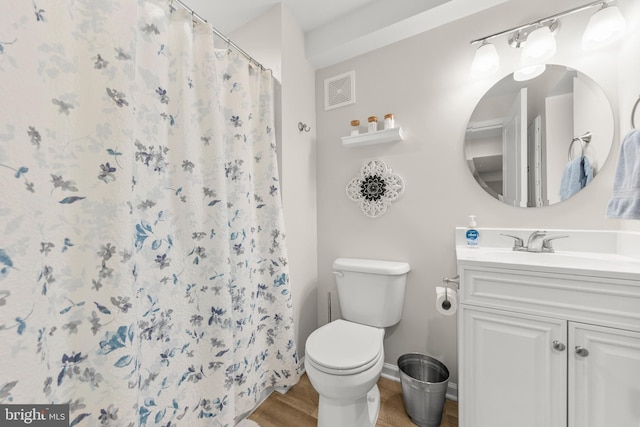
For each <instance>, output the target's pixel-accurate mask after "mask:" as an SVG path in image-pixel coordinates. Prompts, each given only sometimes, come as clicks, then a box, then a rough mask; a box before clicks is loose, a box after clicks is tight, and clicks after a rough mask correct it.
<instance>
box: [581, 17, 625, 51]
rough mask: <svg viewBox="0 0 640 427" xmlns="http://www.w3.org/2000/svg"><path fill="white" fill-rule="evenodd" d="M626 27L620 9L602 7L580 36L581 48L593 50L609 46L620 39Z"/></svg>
mask: <svg viewBox="0 0 640 427" xmlns="http://www.w3.org/2000/svg"><path fill="white" fill-rule="evenodd" d="M626 27H627V24H626V22H625V19H624V17H623V16H622V13H620V9H618V8H617V7H616V6H608V7H604V8H602V9H600V10H599V11H597V12H596V13H594V14H593V15H592V16H591V18H590V19H589V23H588V24H587V28H586V29H585V30H584V34H583V35H582V48H583V49H584V50H593V49H598V48H600V47H603V46H607V45H610V44H611V43H613V42H616V41H618V40H620V39H621V38H622V36H623V35H624V33H625V31H626Z"/></svg>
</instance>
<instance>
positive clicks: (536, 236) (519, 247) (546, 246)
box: [500, 230, 569, 253]
mask: <svg viewBox="0 0 640 427" xmlns="http://www.w3.org/2000/svg"><path fill="white" fill-rule="evenodd" d="M500 234H501V235H503V236H507V237H511V238H513V239H514V240H513V248H512V249H513V250H514V251H521V252H545V253H553V252H554V250H553V246H552V245H551V241H552V240H555V239H563V238H565V237H569V236H551V237H547V238H546V239H545V238H544V236H546V235H547V232H546V231H541V230H536V231H534V232H533V233H531V234H530V235H529V238H528V239H527V245H526V246H525V245H524V240H523V239H522V238H521V237H518V236H513V235H511V234H504V233H500Z"/></svg>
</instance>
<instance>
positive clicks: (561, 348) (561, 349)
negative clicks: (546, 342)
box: [552, 340, 567, 351]
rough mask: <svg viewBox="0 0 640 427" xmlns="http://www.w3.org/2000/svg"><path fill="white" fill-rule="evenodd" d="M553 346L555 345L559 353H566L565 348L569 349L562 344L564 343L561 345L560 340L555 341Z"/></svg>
mask: <svg viewBox="0 0 640 427" xmlns="http://www.w3.org/2000/svg"><path fill="white" fill-rule="evenodd" d="M552 344H553V348H554V349H555V350H558V351H564V349H565V348H567V346H566V345H564V344H562V343H561V342H560V341H558V340H555V341H553V343H552Z"/></svg>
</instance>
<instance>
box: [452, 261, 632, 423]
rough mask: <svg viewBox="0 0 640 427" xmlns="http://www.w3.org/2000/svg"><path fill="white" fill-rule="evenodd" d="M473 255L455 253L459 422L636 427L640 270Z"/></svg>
mask: <svg viewBox="0 0 640 427" xmlns="http://www.w3.org/2000/svg"><path fill="white" fill-rule="evenodd" d="M546 255H548V256H553V255H554V254H545V256H546ZM474 257H475V258H474V259H472V260H465V259H464V258H462V259H461V257H460V256H459V257H458V273H459V274H460V292H459V299H460V306H459V313H458V315H459V317H458V328H459V331H458V354H459V376H460V378H459V380H458V386H459V390H458V397H459V411H460V412H459V417H460V420H459V421H460V427H515V426H518V427H567V426H569V427H609V426H615V427H639V426H640V280H638V278H639V277H640V276H636V275H635V274H633V273H620V274H618V273H616V272H606V271H593V270H588V267H587V268H585V269H564V268H562V267H555V266H554V267H553V268H548V267H545V266H544V265H541V263H538V265H534V266H528V265H525V264H523V265H517V264H515V263H500V262H498V263H485V262H480V260H479V257H478V256H477V255H474ZM540 259H542V258H540Z"/></svg>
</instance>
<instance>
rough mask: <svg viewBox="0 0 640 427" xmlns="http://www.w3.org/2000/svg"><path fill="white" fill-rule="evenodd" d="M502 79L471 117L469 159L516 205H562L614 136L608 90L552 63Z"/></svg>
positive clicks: (485, 183) (490, 187) (494, 190)
mask: <svg viewBox="0 0 640 427" xmlns="http://www.w3.org/2000/svg"><path fill="white" fill-rule="evenodd" d="M518 78H519V76H518V75H517V74H516V75H515V78H514V74H511V75H508V76H507V77H505V78H503V79H502V80H500V81H499V82H497V83H496V84H495V85H494V86H493V87H492V88H491V89H489V91H488V92H487V93H486V94H485V95H484V96H483V97H482V99H481V100H480V102H478V105H477V106H476V108H475V110H473V114H472V115H471V118H470V119H469V124H468V125H467V130H466V134H465V141H464V152H465V158H466V160H467V163H468V165H469V169H471V173H473V176H474V177H475V179H476V181H478V184H480V186H481V187H482V188H483V189H484V190H485V191H486V192H487V193H489V194H491V195H492V196H493V197H495V198H496V199H498V200H501V201H502V202H504V203H506V204H508V205H511V206H520V207H540V206H548V205H552V204H555V203H559V202H561V201H563V200H566V199H567V198H569V197H571V196H572V195H574V194H575V193H577V192H578V191H580V190H581V189H582V188H584V187H585V186H587V185H588V184H589V183H590V182H591V180H592V179H593V178H594V177H595V176H596V175H597V174H598V171H599V170H600V169H601V168H602V165H603V164H604V162H605V160H606V159H607V156H608V155H609V151H610V149H611V145H612V142H613V135H614V121H613V113H612V111H611V106H610V104H609V101H608V100H607V97H606V95H605V94H604V92H603V90H602V89H601V88H600V86H598V85H597V84H596V83H595V82H594V81H593V80H592V79H591V78H589V77H588V76H586V75H584V74H583V73H581V72H579V71H577V70H574V69H571V68H568V67H565V66H561V65H547V66H546V69H545V71H544V72H543V73H542V74H540V75H538V76H537V77H535V78H533V79H531V80H526V81H517V80H516V79H518Z"/></svg>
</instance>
